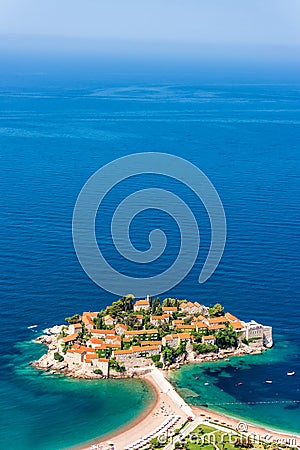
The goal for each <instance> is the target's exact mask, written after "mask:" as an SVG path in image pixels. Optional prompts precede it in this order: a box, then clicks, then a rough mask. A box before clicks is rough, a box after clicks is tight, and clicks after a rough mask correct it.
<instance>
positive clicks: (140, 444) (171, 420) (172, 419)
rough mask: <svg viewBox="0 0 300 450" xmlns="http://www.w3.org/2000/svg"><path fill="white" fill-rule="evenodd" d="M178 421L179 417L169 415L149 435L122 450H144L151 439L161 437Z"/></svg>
mask: <svg viewBox="0 0 300 450" xmlns="http://www.w3.org/2000/svg"><path fill="white" fill-rule="evenodd" d="M179 419H180V416H175V415H174V414H171V415H170V416H169V417H168V418H167V419H166V420H164V421H163V422H162V423H161V424H160V425H159V426H158V427H157V428H155V430H153V431H151V433H148V434H147V435H146V436H144V437H143V438H141V439H139V440H138V441H135V442H133V443H132V444H130V445H127V447H125V448H124V450H138V449H142V448H144V447H145V446H147V445H148V444H149V443H150V441H151V439H153V438H155V437H158V436H161V435H162V434H164V433H166V432H167V431H168V430H170V428H172V427H173V426H174V425H175V424H176V423H177V422H178V421H179Z"/></svg>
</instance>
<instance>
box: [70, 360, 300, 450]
mask: <svg viewBox="0 0 300 450" xmlns="http://www.w3.org/2000/svg"><path fill="white" fill-rule="evenodd" d="M143 379H144V380H145V381H146V382H147V383H149V384H151V386H152V387H153V389H154V391H155V393H156V400H155V403H154V404H153V405H152V407H151V408H150V409H149V410H148V411H145V414H143V415H140V416H139V417H138V418H137V419H136V420H135V421H133V422H130V423H129V424H128V425H126V426H125V427H124V428H123V429H121V430H118V432H117V433H113V434H110V435H107V436H106V437H102V438H101V440H100V439H98V440H95V442H93V444H98V445H99V448H101V444H104V443H105V442H107V441H112V442H113V443H114V450H124V448H125V447H126V446H127V445H129V444H131V443H133V442H135V441H137V440H138V439H141V438H143V437H144V436H145V435H147V434H148V433H150V432H151V431H153V430H154V429H155V428H156V427H157V426H159V425H160V424H161V423H162V422H163V421H164V420H165V419H166V417H167V416H169V415H170V414H172V413H173V414H175V415H178V416H180V420H179V421H178V424H177V425H176V427H177V428H178V427H180V425H181V424H183V423H184V422H185V421H186V419H187V417H188V416H190V415H192V416H193V418H194V420H195V427H196V424H198V423H206V424H209V423H212V424H217V426H220V427H222V426H224V427H230V428H232V429H234V430H238V431H240V432H243V433H244V434H245V435H253V437H254V436H255V438H256V439H258V440H264V439H268V440H269V441H270V442H277V443H278V444H279V443H282V444H290V445H292V446H294V447H295V446H300V436H297V435H293V434H289V433H285V432H279V431H276V430H271V429H267V428H265V427H263V426H259V425H255V424H251V423H249V422H247V421H246V420H245V421H243V420H242V419H236V418H234V417H230V416H227V415H224V414H221V413H218V412H214V411H211V410H208V409H206V408H200V407H190V406H189V405H187V404H186V403H185V401H184V400H183V399H182V398H181V397H180V396H179V394H178V393H177V392H176V391H175V389H174V388H173V386H172V385H171V384H170V383H169V382H168V381H167V380H166V379H165V377H164V375H163V373H162V372H161V371H158V370H157V369H155V370H153V371H152V372H151V373H149V374H147V375H145V376H144V377H143ZM163 379H164V380H165V381H163ZM91 445H92V444H90V445H89V446H87V445H85V446H82V447H80V448H81V449H84V450H89V449H90V448H91ZM77 448H78V447H77ZM103 448H106V447H103ZM107 448H108V447H107Z"/></svg>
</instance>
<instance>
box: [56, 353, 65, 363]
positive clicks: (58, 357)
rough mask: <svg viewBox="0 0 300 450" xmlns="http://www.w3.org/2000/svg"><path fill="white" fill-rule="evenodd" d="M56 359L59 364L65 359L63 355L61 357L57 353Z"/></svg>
mask: <svg viewBox="0 0 300 450" xmlns="http://www.w3.org/2000/svg"><path fill="white" fill-rule="evenodd" d="M54 359H55V360H56V361H58V362H62V361H63V360H64V357H63V356H62V355H60V354H59V353H58V352H55V353H54Z"/></svg>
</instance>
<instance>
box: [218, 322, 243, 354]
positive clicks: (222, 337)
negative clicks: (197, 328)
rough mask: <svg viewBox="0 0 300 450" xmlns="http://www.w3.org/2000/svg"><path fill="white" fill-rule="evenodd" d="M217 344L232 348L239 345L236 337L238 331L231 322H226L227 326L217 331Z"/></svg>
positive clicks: (220, 346)
mask: <svg viewBox="0 0 300 450" xmlns="http://www.w3.org/2000/svg"><path fill="white" fill-rule="evenodd" d="M216 338H217V346H218V347H219V348H224V349H225V348H231V347H235V348H236V347H237V346H238V340H237V337H236V332H235V331H234V329H233V326H232V325H231V324H226V327H225V328H222V329H221V330H219V331H218V332H217V335H216Z"/></svg>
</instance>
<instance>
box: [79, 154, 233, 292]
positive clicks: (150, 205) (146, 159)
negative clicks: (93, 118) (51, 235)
mask: <svg viewBox="0 0 300 450" xmlns="http://www.w3.org/2000/svg"><path fill="white" fill-rule="evenodd" d="M145 174H155V175H161V176H164V177H169V178H171V179H173V180H177V181H179V182H181V183H183V184H184V185H185V186H187V187H188V188H189V189H191V190H192V191H193V192H194V194H196V196H197V197H198V199H199V202H201V203H202V204H203V205H204V207H205V208H206V211H207V214H208V217H209V220H210V225H211V243H210V248H209V251H208V255H207V257H206V261H205V263H204V265H203V267H202V270H201V272H200V275H199V283H204V282H205V281H206V280H208V278H209V277H210V276H211V275H212V274H213V273H214V271H215V270H216V268H217V266H218V264H219V262H220V259H221V257H222V254H223V251H224V247H225V241H226V218H225V212H224V208H223V205H222V202H221V200H220V197H219V195H218V193H217V191H216V189H215V188H214V186H213V185H212V183H211V182H210V180H209V179H208V178H207V176H206V175H205V174H204V173H203V172H202V171H201V170H200V169H199V168H198V167H196V166H195V165H194V164H192V163H190V162H189V161H187V160H185V159H182V158H179V157H177V156H175V155H171V154H166V153H135V154H131V155H128V156H125V157H123V158H119V159H116V160H114V161H112V162H110V163H109V164H107V165H105V166H103V167H101V168H100V169H99V170H98V171H97V172H95V173H94V174H93V175H92V176H91V177H90V178H89V179H88V181H87V182H86V183H85V185H84V186H83V188H82V190H81V192H80V193H79V196H78V198H77V201H76V205H75V208H74V212H73V222H72V234H73V243H74V248H75V251H76V254H77V257H78V260H79V262H80V264H81V266H82V268H83V269H84V271H85V272H86V273H87V275H88V276H89V277H90V278H91V279H92V280H93V281H94V282H95V283H96V284H98V285H99V286H100V287H102V288H103V289H105V290H106V291H108V292H111V293H113V294H116V295H120V296H122V295H124V294H125V293H129V292H130V293H132V294H134V295H135V297H143V296H145V295H146V294H148V293H149V294H151V295H159V294H161V293H163V292H166V291H168V290H170V289H171V288H173V287H174V286H176V285H177V284H178V283H179V282H180V281H182V280H183V279H184V278H185V277H186V276H187V274H188V273H189V272H190V270H191V269H192V268H193V266H194V264H195V262H196V260H197V257H198V253H199V249H200V233H199V227H198V223H197V220H196V218H195V216H194V214H193V212H192V211H191V209H190V207H189V206H188V205H187V203H186V202H185V201H184V200H183V199H182V198H180V197H179V196H178V195H176V194H175V193H173V192H171V184H170V190H169V189H168V190H167V189H161V188H158V187H153V188H147V189H140V190H138V191H136V192H134V193H132V194H130V195H129V196H128V197H126V198H124V199H122V201H121V202H120V203H119V204H118V206H117V207H116V209H115V211H114V214H113V217H112V221H111V236H112V240H113V244H114V246H115V248H116V250H117V251H118V252H119V254H120V255H121V256H122V257H123V258H125V259H127V260H128V261H133V262H135V263H138V264H143V267H145V272H146V269H147V265H148V264H151V263H153V262H154V261H156V260H157V259H158V258H159V257H160V256H161V255H162V254H163V252H164V250H165V248H166V245H167V237H166V235H165V233H164V231H162V230H160V229H154V230H152V231H151V232H150V234H149V236H148V238H149V244H150V245H149V248H148V249H147V250H146V251H140V250H138V249H137V248H136V247H135V246H134V245H133V244H132V242H131V240H130V233H129V229H130V224H131V222H132V220H133V219H134V218H135V216H136V215H137V214H139V213H140V212H142V211H145V210H147V209H156V210H160V211H163V212H165V213H167V214H168V215H170V216H171V217H172V218H173V219H174V220H175V221H176V222H177V225H178V228H179V230H180V235H181V239H180V249H179V252H178V255H177V257H176V259H175V261H174V262H173V263H172V264H171V265H170V267H169V268H168V269H166V270H165V271H164V272H162V273H160V274H158V275H155V276H149V277H142V278H139V277H135V276H128V275H125V274H123V273H120V272H118V271H117V270H116V269H115V268H114V267H112V265H111V264H110V263H109V262H108V261H107V260H106V259H105V257H104V255H103V253H102V252H101V250H100V248H99V246H98V244H97V238H96V233H95V222H96V215H97V211H98V209H99V206H100V204H101V202H102V201H103V199H104V197H105V196H106V195H107V194H108V192H110V191H111V189H113V187H114V186H116V185H117V184H119V183H121V182H123V181H124V180H127V179H128V178H130V177H133V176H137V175H142V176H143V175H145Z"/></svg>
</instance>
